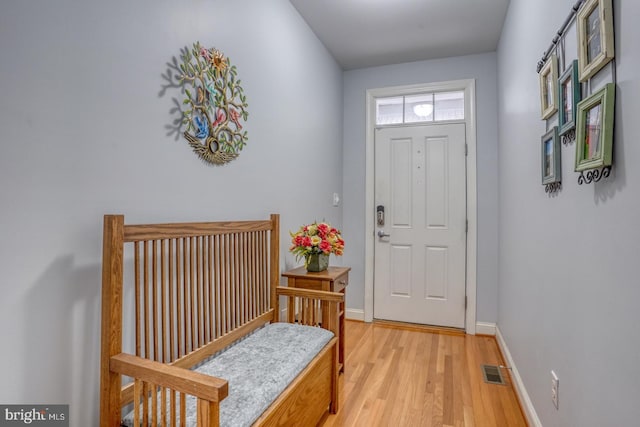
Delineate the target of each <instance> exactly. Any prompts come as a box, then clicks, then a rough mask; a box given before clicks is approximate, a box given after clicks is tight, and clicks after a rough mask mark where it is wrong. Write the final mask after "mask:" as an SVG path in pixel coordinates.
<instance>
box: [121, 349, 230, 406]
mask: <svg viewBox="0 0 640 427" xmlns="http://www.w3.org/2000/svg"><path fill="white" fill-rule="evenodd" d="M110 368H111V371H113V372H116V373H118V374H121V375H126V376H129V377H132V378H135V379H139V380H142V381H145V382H150V383H153V384H156V385H159V386H161V387H167V388H170V389H172V390H175V391H178V392H181V393H186V394H189V395H192V396H195V397H197V398H199V399H204V400H207V401H209V402H219V401H221V400H222V399H224V398H225V397H227V395H228V394H229V384H228V383H227V381H226V380H223V379H221V378H216V377H212V376H209V375H205V374H201V373H199V372H193V371H190V370H188V369H184V368H179V367H176V366H170V365H166V364H164V363H160V362H155V361H153V360H149V359H143V358H141V357H138V356H134V355H132V354H126V353H120V354H117V355H115V356H113V357H111V361H110Z"/></svg>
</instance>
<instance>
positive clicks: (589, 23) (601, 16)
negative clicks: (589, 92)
mask: <svg viewBox="0 0 640 427" xmlns="http://www.w3.org/2000/svg"><path fill="white" fill-rule="evenodd" d="M576 22H577V26H576V29H577V33H578V68H579V76H580V81H581V82H584V81H586V80H588V79H590V78H591V77H593V75H594V74H596V73H597V72H598V71H600V70H601V69H602V67H604V66H605V65H607V64H608V63H609V61H611V60H612V59H613V57H614V55H615V51H614V45H613V34H614V33H613V7H612V5H611V0H587V1H586V2H585V3H584V4H583V5H582V7H581V8H580V10H579V11H578V15H577V18H576Z"/></svg>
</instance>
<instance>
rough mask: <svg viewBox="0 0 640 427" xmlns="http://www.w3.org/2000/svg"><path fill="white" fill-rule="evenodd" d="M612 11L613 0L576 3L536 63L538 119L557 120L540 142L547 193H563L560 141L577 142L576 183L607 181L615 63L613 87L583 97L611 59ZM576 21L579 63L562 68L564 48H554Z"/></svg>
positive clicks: (612, 46)
mask: <svg viewBox="0 0 640 427" xmlns="http://www.w3.org/2000/svg"><path fill="white" fill-rule="evenodd" d="M612 10H613V8H612V0H583V1H582V2H579V3H577V4H576V5H575V6H574V7H573V10H572V13H571V14H570V15H569V16H568V17H567V19H566V20H565V23H564V24H563V27H562V28H561V29H560V30H559V31H558V33H557V34H558V36H556V37H555V38H554V39H553V42H552V44H551V46H550V47H549V49H548V50H547V51H546V52H545V54H544V55H543V58H542V60H541V61H540V62H539V63H538V71H539V85H540V115H541V118H542V120H544V121H545V122H547V123H548V121H549V120H550V119H551V118H552V117H553V116H554V115H555V114H556V113H557V117H558V123H557V126H553V127H552V128H551V129H548V128H547V129H548V130H547V132H545V134H544V135H543V136H542V137H541V151H540V152H541V161H540V165H541V178H542V184H543V185H545V191H546V192H548V193H552V192H556V191H558V190H559V189H560V188H561V183H562V168H561V157H562V155H561V144H560V141H561V140H562V143H563V144H565V145H568V144H569V143H570V142H573V141H576V145H575V149H576V151H575V163H574V170H575V171H576V172H579V173H580V176H579V178H578V183H579V184H583V183H591V182H597V181H599V180H600V179H601V178H602V177H608V176H609V173H610V170H611V166H612V159H613V156H612V154H613V127H614V115H615V91H616V84H615V62H613V64H614V65H612V80H613V82H611V83H606V84H604V86H603V87H601V88H598V89H597V90H596V91H595V92H594V93H591V94H590V95H587V94H588V93H590V92H591V79H592V78H593V77H594V76H595V75H596V74H598V73H599V72H600V71H601V70H602V69H603V67H604V66H605V65H607V64H609V63H610V62H611V61H612V60H613V59H614V56H615V50H614V44H613V34H614V32H613V14H612ZM574 17H575V30H576V35H577V43H578V45H577V59H575V60H573V61H571V62H570V63H568V64H566V66H565V61H564V44H562V50H561V51H558V44H559V43H561V42H562V43H563V42H564V37H565V36H566V33H565V32H566V30H567V28H568V27H569V25H570V24H571V22H573V19H574ZM558 55H560V58H558ZM560 65H562V67H563V70H560V69H559V67H560ZM560 71H561V73H560ZM584 86H586V93H583V90H584V89H585V87H584ZM598 168H603V169H602V170H596V169H598ZM585 172H586V173H587V176H586V178H585V176H584V173H585Z"/></svg>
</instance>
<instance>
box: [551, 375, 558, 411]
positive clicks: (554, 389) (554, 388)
mask: <svg viewBox="0 0 640 427" xmlns="http://www.w3.org/2000/svg"><path fill="white" fill-rule="evenodd" d="M559 385H560V380H559V379H558V376H557V375H556V373H555V372H553V371H551V401H552V402H553V405H554V406H555V407H556V409H558V387H559Z"/></svg>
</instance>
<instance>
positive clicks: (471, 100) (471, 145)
mask: <svg viewBox="0 0 640 427" xmlns="http://www.w3.org/2000/svg"><path fill="white" fill-rule="evenodd" d="M455 90H464V92H465V96H464V102H465V106H464V108H465V120H464V122H465V128H466V136H467V145H468V153H467V220H468V221H469V230H468V233H467V276H466V282H467V283H466V285H467V289H466V293H467V309H466V313H465V330H466V332H467V333H468V334H472V335H475V333H476V272H477V240H478V239H477V234H478V233H477V186H476V174H477V171H476V82H475V79H468V80H455V81H448V82H439V83H428V84H418V85H407V86H394V87H386V88H379V89H368V90H367V97H366V98H367V99H366V114H367V117H366V126H367V129H366V154H365V156H366V158H365V160H366V173H365V175H366V177H365V179H366V182H365V205H366V211H365V212H366V215H365V259H364V320H365V322H371V321H373V267H374V249H373V248H374V242H375V239H374V232H375V227H374V221H373V220H374V209H375V206H374V204H375V201H374V178H375V176H374V151H375V150H374V131H375V124H376V103H375V100H376V98H379V97H386V96H394V95H409V94H413V93H417V92H431V91H455Z"/></svg>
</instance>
